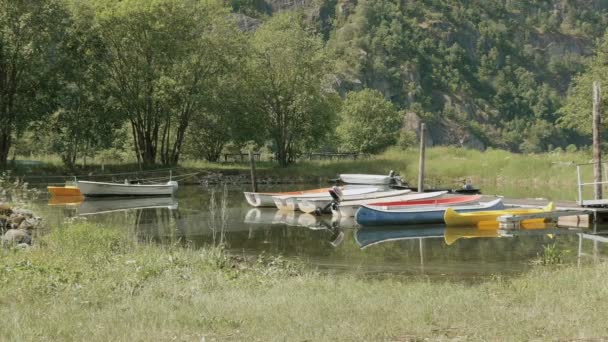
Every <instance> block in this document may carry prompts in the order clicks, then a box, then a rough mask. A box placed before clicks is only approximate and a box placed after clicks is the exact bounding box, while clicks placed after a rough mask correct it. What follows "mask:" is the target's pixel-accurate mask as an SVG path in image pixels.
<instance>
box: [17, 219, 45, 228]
mask: <svg viewBox="0 0 608 342" xmlns="http://www.w3.org/2000/svg"><path fill="white" fill-rule="evenodd" d="M40 222H41V219H40V218H38V217H31V218H26V219H24V220H22V221H21V222H20V224H19V225H18V227H19V229H23V230H28V229H34V228H37V227H38V225H39V224H40Z"/></svg>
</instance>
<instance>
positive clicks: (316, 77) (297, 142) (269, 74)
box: [247, 13, 335, 166]
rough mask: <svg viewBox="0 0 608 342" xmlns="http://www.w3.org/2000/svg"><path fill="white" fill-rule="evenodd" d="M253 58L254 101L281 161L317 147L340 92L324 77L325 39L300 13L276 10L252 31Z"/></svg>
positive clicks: (328, 124)
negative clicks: (309, 28)
mask: <svg viewBox="0 0 608 342" xmlns="http://www.w3.org/2000/svg"><path fill="white" fill-rule="evenodd" d="M252 44H253V50H254V51H253V54H252V58H251V61H250V69H249V70H250V76H249V77H250V78H249V80H248V81H247V82H248V83H249V84H250V87H249V89H250V91H251V94H252V96H251V99H252V103H251V105H252V106H255V110H256V111H257V112H258V113H259V120H261V121H262V122H263V123H264V124H265V125H266V127H267V129H268V136H269V137H270V138H271V139H272V140H273V142H274V144H275V148H276V153H277V160H278V162H279V164H280V165H281V166H287V165H288V163H289V162H290V161H293V160H294V159H295V157H296V155H297V153H298V151H299V150H301V149H303V148H313V147H315V145H318V144H319V143H320V142H321V141H322V140H323V139H324V138H325V137H326V136H327V134H329V132H330V131H331V127H332V124H333V120H334V117H335V97H334V96H335V94H334V92H333V91H332V90H331V88H330V87H329V86H328V85H327V84H326V80H325V78H324V76H325V74H326V72H327V71H328V61H327V57H326V54H325V51H324V49H323V44H322V41H321V39H320V37H318V36H317V35H315V34H312V33H310V32H308V31H307V29H306V27H305V26H304V24H303V18H302V16H301V15H300V14H298V13H283V14H279V15H276V16H274V17H273V18H271V19H270V20H269V21H267V22H266V23H265V24H264V25H262V26H261V27H260V28H259V29H258V30H257V31H256V33H255V35H254V37H253V41H252Z"/></svg>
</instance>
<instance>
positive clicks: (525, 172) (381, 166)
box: [16, 147, 591, 186]
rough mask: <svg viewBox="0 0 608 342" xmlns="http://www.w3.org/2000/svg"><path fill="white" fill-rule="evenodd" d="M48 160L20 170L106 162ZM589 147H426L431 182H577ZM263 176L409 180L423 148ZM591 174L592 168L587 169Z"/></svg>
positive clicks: (213, 166) (93, 167)
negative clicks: (524, 150) (536, 150)
mask: <svg viewBox="0 0 608 342" xmlns="http://www.w3.org/2000/svg"><path fill="white" fill-rule="evenodd" d="M43 159H44V164H43V165H44V166H36V167H24V166H22V167H20V168H17V170H16V171H17V173H18V174H26V173H27V175H28V176H30V177H32V176H34V175H49V176H53V175H73V174H80V175H82V174H89V173H95V174H98V173H102V171H101V165H99V164H98V163H90V164H89V165H88V166H86V167H78V168H76V169H73V170H68V169H66V168H65V167H63V166H62V165H61V164H60V162H59V160H58V159H57V158H50V157H45V158H43ZM590 159H591V156H590V154H589V152H558V153H556V152H552V153H544V154H533V155H531V154H529V155H525V154H514V153H510V152H506V151H501V150H487V151H485V152H480V151H476V150H467V149H462V148H456V147H433V148H429V149H428V150H427V157H426V176H427V180H428V182H429V183H430V185H433V186H439V185H444V186H452V185H453V184H457V183H458V182H460V181H461V180H462V179H464V178H470V179H471V180H472V181H473V182H474V183H476V184H479V183H496V184H514V185H518V184H526V185H569V186H570V185H573V184H576V164H577V163H584V162H588V161H589V160H590ZM181 166H182V167H183V168H184V170H183V172H184V173H185V172H195V171H210V172H222V173H226V174H235V173H243V174H248V172H249V164H248V163H209V162H204V161H193V160H185V161H183V162H182V164H181ZM137 169H138V168H137V165H136V164H134V163H127V164H108V165H105V166H104V171H103V172H105V173H116V172H129V171H136V170H137ZM257 170H258V173H259V176H260V177H275V178H278V179H281V178H284V179H291V180H293V179H294V178H295V179H297V178H302V179H307V180H309V179H311V178H318V179H330V178H335V177H336V176H337V175H338V174H340V173H381V174H384V173H388V171H389V170H395V171H397V172H398V173H399V174H400V175H402V176H403V177H404V178H405V179H406V180H408V181H409V182H410V183H416V181H417V177H418V150H417V149H410V150H405V151H404V150H400V149H391V150H389V151H387V152H385V153H383V154H380V155H376V156H372V157H370V158H368V159H359V160H356V161H353V160H341V161H301V162H298V163H296V164H294V165H292V166H290V167H288V168H281V167H279V166H277V165H276V163H273V162H268V161H265V162H259V163H258V165H257ZM588 171H589V174H590V172H591V169H589V170H588Z"/></svg>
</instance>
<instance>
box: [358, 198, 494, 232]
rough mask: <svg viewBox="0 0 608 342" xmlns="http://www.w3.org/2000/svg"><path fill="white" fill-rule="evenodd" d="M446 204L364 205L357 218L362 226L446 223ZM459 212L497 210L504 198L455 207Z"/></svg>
mask: <svg viewBox="0 0 608 342" xmlns="http://www.w3.org/2000/svg"><path fill="white" fill-rule="evenodd" d="M448 208H449V207H448V206H446V205H445V204H440V203H438V204H437V205H424V206H410V207H409V208H399V209H392V208H390V209H387V208H383V207H380V206H375V205H363V206H361V207H360V208H359V210H357V213H356V215H355V219H356V221H357V223H358V224H360V225H362V226H385V225H411V224H427V223H444V222H445V221H444V218H443V217H444V213H445V211H446V210H447V209H448ZM453 208H454V209H455V210H457V211H458V212H471V211H481V210H486V211H487V210H497V209H502V208H504V204H503V203H502V198H498V199H495V200H493V201H490V202H484V203H480V204H470V205H462V206H458V207H453Z"/></svg>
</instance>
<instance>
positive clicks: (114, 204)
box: [48, 196, 177, 216]
mask: <svg viewBox="0 0 608 342" xmlns="http://www.w3.org/2000/svg"><path fill="white" fill-rule="evenodd" d="M48 204H49V205H53V206H58V205H63V206H65V207H66V208H75V209H76V214H77V215H82V216H84V215H94V214H105V213H111V212H116V211H124V210H131V209H157V208H167V209H169V210H175V209H177V200H176V199H175V198H173V197H137V198H124V197H103V198H89V199H87V200H84V197H82V196H74V197H73V196H63V197H52V198H51V199H50V200H49V202H48Z"/></svg>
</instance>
